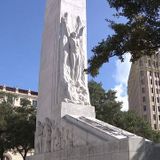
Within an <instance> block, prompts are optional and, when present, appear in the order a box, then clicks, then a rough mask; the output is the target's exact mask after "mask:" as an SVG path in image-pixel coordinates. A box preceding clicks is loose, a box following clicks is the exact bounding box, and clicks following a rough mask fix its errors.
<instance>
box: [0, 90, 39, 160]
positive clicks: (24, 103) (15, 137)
mask: <svg viewBox="0 0 160 160" xmlns="http://www.w3.org/2000/svg"><path fill="white" fill-rule="evenodd" d="M15 98H16V96H15V95H12V94H10V93H5V92H0V159H1V160H2V159H3V155H4V153H5V152H7V151H8V150H11V151H13V152H19V153H20V154H21V156H22V157H23V159H24V160H25V158H26V155H27V153H28V152H29V151H31V150H32V149H33V148H34V132H35V126H36V123H35V121H36V109H35V108H34V107H32V106H31V103H30V101H29V100H27V99H22V100H21V107H14V103H13V102H14V100H15Z"/></svg>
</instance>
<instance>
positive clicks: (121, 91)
mask: <svg viewBox="0 0 160 160" xmlns="http://www.w3.org/2000/svg"><path fill="white" fill-rule="evenodd" d="M130 67H131V63H130V55H129V54H127V55H126V56H125V60H124V62H123V63H121V62H120V60H117V61H116V71H115V74H114V75H113V77H114V78H115V81H116V85H115V87H114V88H113V89H114V90H116V91H117V94H116V96H117V100H118V101H122V102H123V106H122V110H123V111H127V110H128V95H127V81H128V76H129V71H130Z"/></svg>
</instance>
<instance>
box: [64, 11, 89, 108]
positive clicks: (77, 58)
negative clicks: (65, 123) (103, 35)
mask: <svg viewBox="0 0 160 160" xmlns="http://www.w3.org/2000/svg"><path fill="white" fill-rule="evenodd" d="M68 18H69V16H68V13H65V14H64V16H63V17H62V18H61V42H62V44H63V46H62V48H63V49H62V50H61V52H62V53H61V54H62V58H63V67H64V69H63V72H64V75H63V76H64V82H63V83H64V84H65V86H64V95H65V96H62V97H63V98H64V99H63V101H65V102H70V103H76V104H87V105H88V104H90V100H89V93H88V87H87V82H86V80H85V79H86V78H85V73H84V69H85V60H86V59H85V56H84V49H83V35H84V29H85V26H84V25H83V23H82V21H81V19H80V17H79V16H77V17H76V19H75V25H74V27H73V28H74V29H72V31H71V28H70V27H69V23H68Z"/></svg>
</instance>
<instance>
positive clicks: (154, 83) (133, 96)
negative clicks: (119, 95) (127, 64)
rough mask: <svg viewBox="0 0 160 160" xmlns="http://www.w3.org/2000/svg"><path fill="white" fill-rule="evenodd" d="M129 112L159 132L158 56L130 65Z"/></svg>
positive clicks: (159, 86) (159, 68)
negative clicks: (134, 113) (135, 114)
mask: <svg viewBox="0 0 160 160" xmlns="http://www.w3.org/2000/svg"><path fill="white" fill-rule="evenodd" d="M128 97H129V110H132V111H134V112H136V113H137V114H138V115H139V116H140V117H142V118H144V119H145V120H147V121H148V122H149V123H150V124H151V127H152V128H153V129H155V130H160V54H155V55H154V56H152V57H148V56H145V57H142V58H140V59H139V60H138V61H136V62H135V63H132V66H131V70H130V75H129V79H128Z"/></svg>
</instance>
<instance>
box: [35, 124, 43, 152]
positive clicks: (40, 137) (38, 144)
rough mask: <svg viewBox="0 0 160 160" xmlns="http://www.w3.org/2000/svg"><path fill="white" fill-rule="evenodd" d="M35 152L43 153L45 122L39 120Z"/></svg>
mask: <svg viewBox="0 0 160 160" xmlns="http://www.w3.org/2000/svg"><path fill="white" fill-rule="evenodd" d="M35 137H36V139H35V146H36V147H35V152H36V153H42V142H43V124H42V123H41V122H40V121H38V122H37V129H36V135H35Z"/></svg>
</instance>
